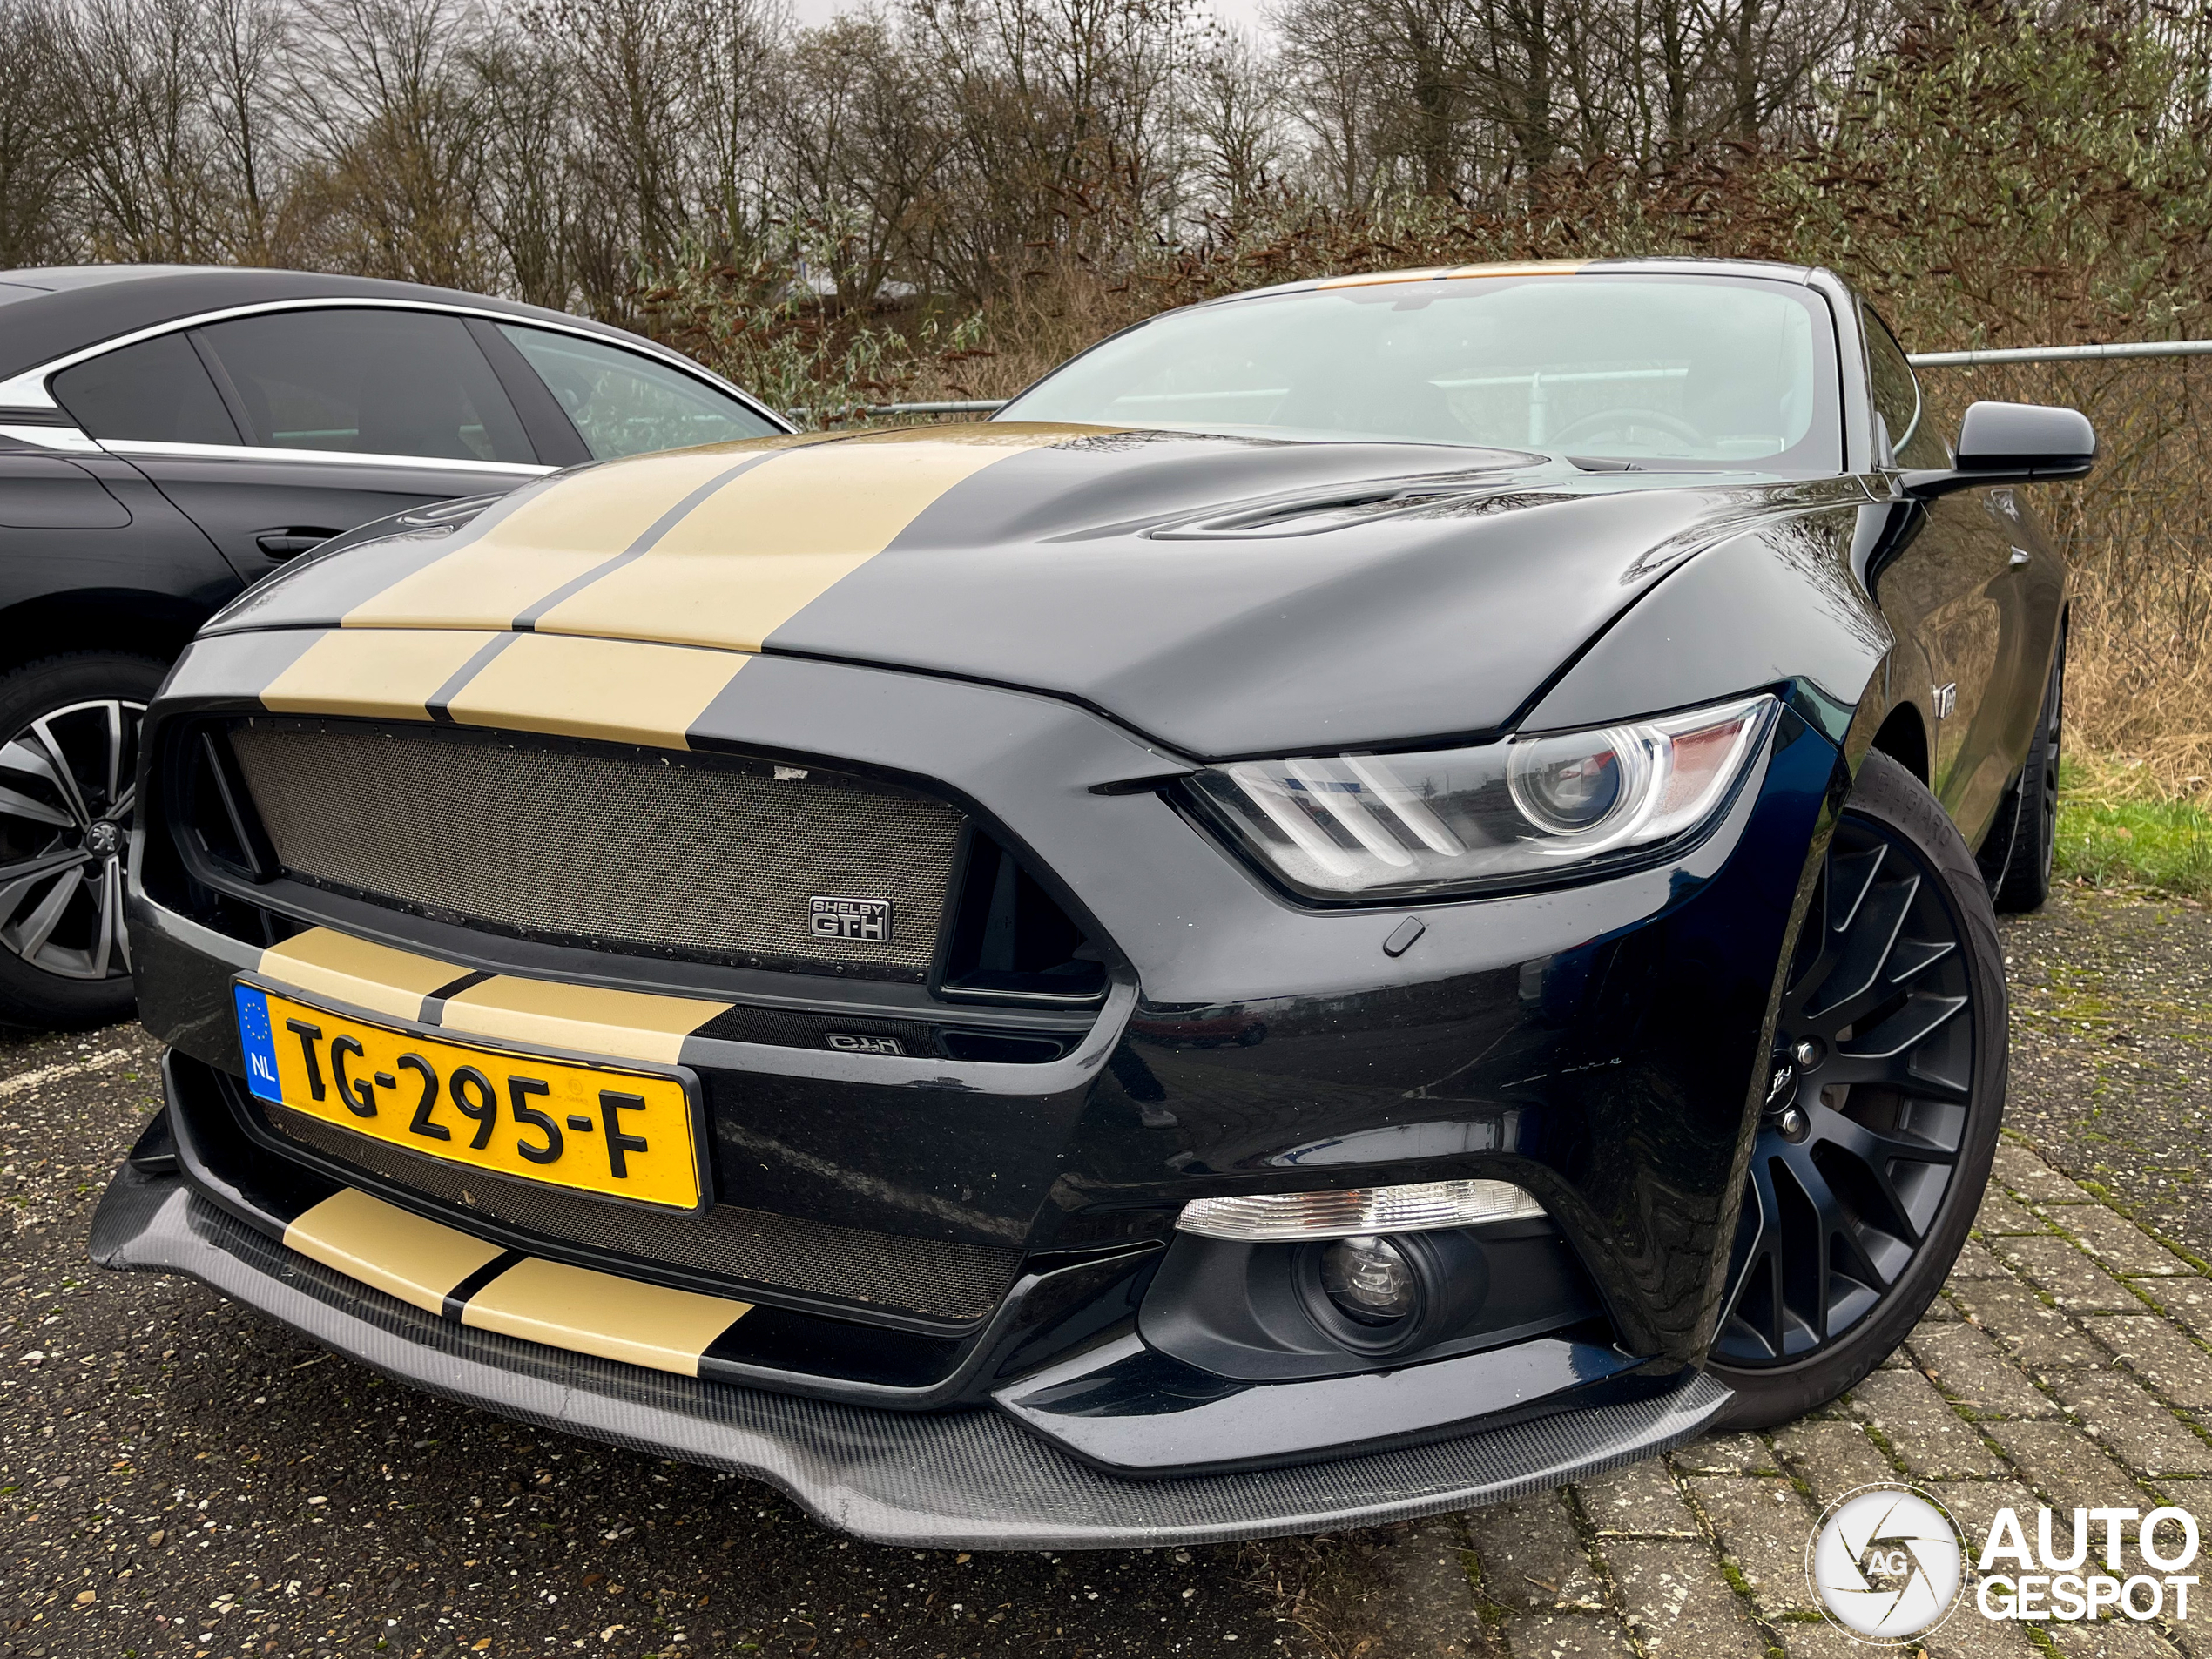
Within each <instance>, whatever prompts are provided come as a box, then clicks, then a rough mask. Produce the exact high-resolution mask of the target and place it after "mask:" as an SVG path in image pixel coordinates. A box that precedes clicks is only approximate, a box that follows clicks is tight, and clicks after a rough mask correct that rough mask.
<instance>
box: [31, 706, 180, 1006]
mask: <svg viewBox="0 0 2212 1659" xmlns="http://www.w3.org/2000/svg"><path fill="white" fill-rule="evenodd" d="M144 717H145V705H144V704H143V703H138V702H132V701H127V700H125V699H124V698H98V699H94V700H91V701H88V702H82V703H72V704H70V705H66V706H64V707H62V708H58V709H56V710H54V711H51V713H47V714H44V715H41V716H39V717H38V718H36V719H33V720H31V721H30V722H29V723H28V724H27V725H24V727H23V728H22V729H21V730H20V731H18V732H16V733H14V735H12V736H11V737H10V738H9V739H8V741H7V742H6V744H5V745H0V948H4V949H5V950H7V951H8V952H9V953H10V954H11V955H13V956H15V957H16V958H17V959H18V960H19V961H22V962H24V964H26V965H27V966H29V967H30V968H36V969H37V970H39V971H40V972H42V973H45V974H54V975H56V976H57V977H59V978H63V979H70V980H95V981H97V980H107V979H116V978H121V977H124V976H125V975H127V974H129V973H130V972H131V942H130V938H129V935H128V934H126V932H125V928H124V923H123V882H124V860H125V855H126V853H127V850H128V848H129V846H130V836H131V814H132V808H133V806H134V805H135V804H136V801H135V792H134V788H133V780H134V779H135V777H136V774H137V770H138V724H139V722H140V720H141V719H143V718H144Z"/></svg>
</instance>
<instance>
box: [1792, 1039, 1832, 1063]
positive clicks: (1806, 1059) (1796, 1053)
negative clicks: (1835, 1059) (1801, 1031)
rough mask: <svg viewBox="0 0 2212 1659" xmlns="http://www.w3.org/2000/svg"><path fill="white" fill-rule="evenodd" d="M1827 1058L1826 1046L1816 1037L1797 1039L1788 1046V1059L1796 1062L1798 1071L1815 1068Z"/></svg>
mask: <svg viewBox="0 0 2212 1659" xmlns="http://www.w3.org/2000/svg"><path fill="white" fill-rule="evenodd" d="M1827 1057H1828V1045H1827V1044H1826V1043H1824V1042H1822V1041H1821V1040H1820V1039H1819V1038H1818V1037H1799V1038H1798V1039H1797V1041H1796V1042H1793V1043H1791V1045H1790V1058H1791V1059H1792V1060H1794V1061H1796V1062H1797V1067H1798V1069H1799V1070H1804V1069H1806V1068H1808V1067H1811V1066H1817V1065H1818V1064H1819V1063H1820V1062H1822V1061H1823V1060H1825V1059H1826V1058H1827Z"/></svg>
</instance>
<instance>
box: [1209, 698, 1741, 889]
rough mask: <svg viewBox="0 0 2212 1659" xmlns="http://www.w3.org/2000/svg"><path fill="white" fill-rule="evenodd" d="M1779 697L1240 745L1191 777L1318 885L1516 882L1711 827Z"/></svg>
mask: <svg viewBox="0 0 2212 1659" xmlns="http://www.w3.org/2000/svg"><path fill="white" fill-rule="evenodd" d="M1776 706H1777V705H1776V704H1775V700H1774V698H1771V697H1764V696H1762V697H1753V698H1743V699H1741V700H1739V701H1737V702H1732V703H1729V704H1725V705H1721V706H1718V707H1715V708H1706V709H1698V710H1696V711H1692V712H1690V713H1688V714H1675V715H1669V716H1668V717H1667V718H1664V719H1660V720H1640V721H1637V722H1635V723H1634V724H1632V725H1615V726H1606V727H1603V728H1602V729H1600V730H1596V731H1590V732H1561V733H1554V734H1552V735H1549V736H1546V737H1535V738H1513V739H1510V740H1508V741H1507V742H1504V743H1491V744H1485V745H1481V746H1480V747H1478V748H1472V749H1447V750H1443V751H1440V752H1435V753H1432V754H1389V755H1379V754H1348V755H1336V756H1332V757H1325V758H1301V759H1295V760H1244V761H1238V762H1236V763H1235V764H1233V765H1227V766H1219V767H1211V768H1209V769H1207V770H1206V771H1204V772H1199V773H1197V775H1196V776H1195V777H1193V778H1192V779H1191V780H1190V782H1191V786H1192V787H1193V788H1194V789H1195V790H1196V792H1197V799H1199V801H1200V802H1201V803H1203V804H1204V806H1206V808H1207V809H1208V810H1209V811H1210V812H1211V814H1212V815H1213V816H1214V817H1215V818H1216V819H1218V820H1219V821H1220V822H1221V823H1222V824H1223V825H1224V826H1226V827H1227V829H1228V830H1229V831H1230V833H1231V834H1232V835H1234V836H1235V837H1236V839H1237V840H1238V841H1239V842H1240V843H1242V844H1243V845H1244V846H1245V847H1247V848H1248V849H1249V850H1251V852H1252V853H1256V854H1257V855H1258V857H1259V858H1260V860H1262V861H1263V862H1264V863H1265V864H1266V865H1267V867H1269V868H1270V869H1271V870H1273V871H1274V872H1275V873H1276V874H1277V875H1278V876H1280V877H1281V878H1282V879H1283V880H1284V881H1285V882H1286V883H1287V884H1288V885H1289V886H1291V887H1293V888H1295V889H1296V890H1298V892H1300V893H1304V894H1311V895H1312V896H1313V897H1315V898H1319V899H1388V898H1393V897H1399V896H1402V895H1406V894H1425V893H1440V892H1450V891H1462V890H1477V889H1480V888H1485V887H1509V886H1514V885H1516V884H1524V883H1527V882H1529V881H1531V880H1546V879H1548V878H1550V877H1553V876H1555V875H1568V874H1572V875H1575V876H1582V875H1596V874H1600V873H1602V872H1603V871H1604V870H1606V869H1608V868H1611V867H1615V866H1617V865H1622V864H1628V863H1633V862H1639V861H1642V860H1645V859H1647V858H1649V857H1651V856H1653V855H1655V854H1656V853H1658V852H1660V851H1662V849H1664V848H1665V847H1667V846H1669V844H1672V843H1687V842H1688V841H1689V840H1692V839H1693V838H1694V837H1696V835H1698V834H1700V833H1703V831H1704V830H1706V829H1707V828H1709V827H1710V826H1711V824H1712V821H1713V819H1715V818H1716V817H1717V816H1718V815H1719V813H1720V811H1721V809H1722V808H1723V806H1726V804H1727V803H1728V801H1729V800H1730V798H1731V797H1732V796H1733V795H1734V794H1735V792H1736V786H1737V784H1738V783H1739V782H1740V781H1741V780H1742V779H1743V774H1744V772H1746V770H1747V769H1748V768H1749V767H1750V764H1751V761H1752V759H1753V757H1754V756H1756V755H1757V753H1758V752H1759V746H1760V744H1761V742H1762V740H1763V739H1764V738H1765V736H1766V733H1767V729H1768V727H1769V726H1770V725H1771V724H1772V723H1773V720H1774V717H1775V711H1776Z"/></svg>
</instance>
